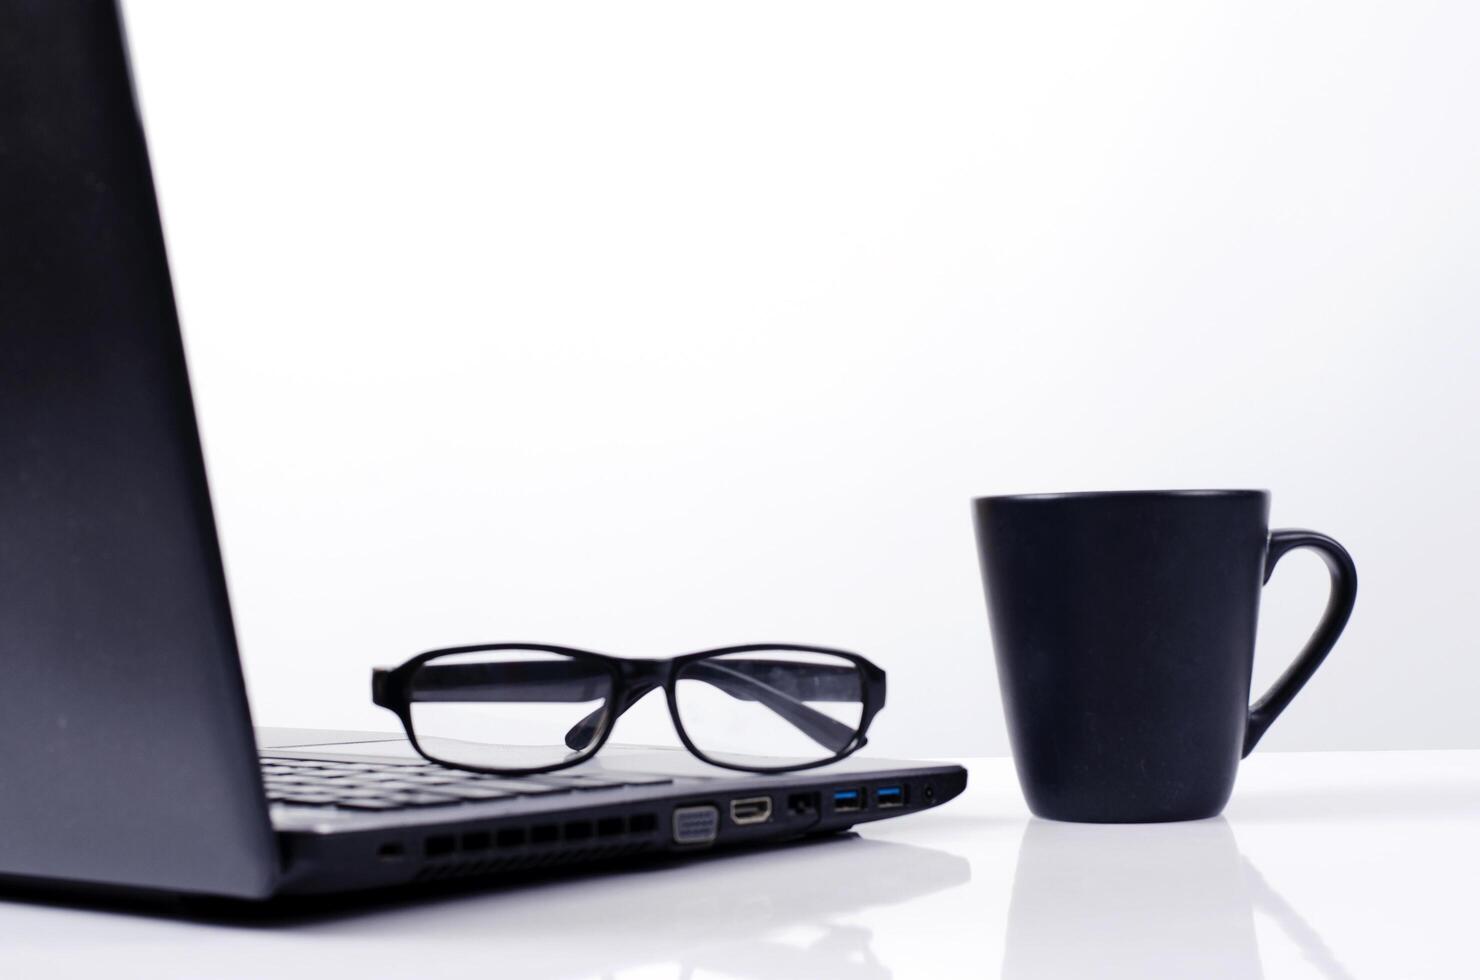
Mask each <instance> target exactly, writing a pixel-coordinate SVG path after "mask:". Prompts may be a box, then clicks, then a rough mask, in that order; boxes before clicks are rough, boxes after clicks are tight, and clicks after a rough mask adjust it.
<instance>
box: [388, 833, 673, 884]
mask: <svg viewBox="0 0 1480 980" xmlns="http://www.w3.org/2000/svg"><path fill="white" fill-rule="evenodd" d="M652 846H653V845H652V842H650V841H633V842H631V843H626V844H605V845H596V846H593V847H571V848H564V849H561V850H555V851H545V852H538V851H536V852H533V853H529V854H510V855H508V856H498V857H489V858H485V859H483V860H463V861H438V862H436V863H435V864H428V865H426V866H425V867H423V868H422V869H421V870H420V871H418V872H417V873H416V880H417V881H441V880H443V879H446V878H471V877H475V876H479V875H488V874H494V873H496V872H499V871H515V870H522V869H525V868H544V867H551V866H554V865H558V864H570V863H573V862H576V861H604V860H610V859H612V858H619V857H626V856H628V855H631V854H637V853H639V852H642V851H646V850H650V849H652Z"/></svg>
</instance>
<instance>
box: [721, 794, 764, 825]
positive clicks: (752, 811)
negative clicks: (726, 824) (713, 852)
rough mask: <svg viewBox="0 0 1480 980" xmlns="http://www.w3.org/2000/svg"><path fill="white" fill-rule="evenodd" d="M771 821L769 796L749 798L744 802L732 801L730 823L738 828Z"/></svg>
mask: <svg viewBox="0 0 1480 980" xmlns="http://www.w3.org/2000/svg"><path fill="white" fill-rule="evenodd" d="M770 819H771V798H770V797H769V796H747V797H746V798H745V799H743V800H731V801H730V822H731V823H733V824H735V825H736V826H737V827H744V826H746V825H747V824H753V823H765V822H766V821H767V820H770Z"/></svg>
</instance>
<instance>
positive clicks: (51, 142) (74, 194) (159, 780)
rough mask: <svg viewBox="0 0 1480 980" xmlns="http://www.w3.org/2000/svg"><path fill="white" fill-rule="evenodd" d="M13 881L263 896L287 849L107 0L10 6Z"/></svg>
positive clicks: (8, 850) (4, 423)
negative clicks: (243, 662)
mask: <svg viewBox="0 0 1480 980" xmlns="http://www.w3.org/2000/svg"><path fill="white" fill-rule="evenodd" d="M0 677H3V684H0V830H3V832H0V875H7V874H9V875H26V876H41V877H46V878H62V879H75V880H80V881H88V882H99V883H109V884H119V885H129V886H144V887H157V888H166V889H170V890H178V891H195V892H208V893H216V894H225V895H236V896H243V897H255V896H262V895H265V894H268V893H269V892H270V891H271V890H272V888H273V886H274V882H275V880H276V876H277V868H278V856H277V847H276V842H275V838H274V837H273V834H272V831H271V828H270V825H269V823H268V815H267V806H266V803H265V800H264V798H263V795H262V786H261V779H260V776H259V774H258V770H257V765H258V764H257V755H256V750H255V748H254V747H253V744H252V730H251V721H250V717H249V715H248V710H247V702H246V694H245V689H244V686H243V683H242V676H241V668H240V664H239V663H238V660H237V650H236V640H235V636H234V633H233V629H232V621H231V612H230V608H229V606H228V603H227V593H226V582H225V577H224V574H223V571H222V567H221V556H220V552H219V549H218V545H217V540H216V530H215V523H214V519H213V517H212V513H211V503H210V497H209V494H208V491H207V487H206V477H205V467H204V463H203V460H202V456H201V448H200V443H199V438H198V435H197V431H196V423H195V414H194V409H193V406H192V403H191V397H190V388H189V381H188V379H187V377H186V367H185V357H184V351H183V348H182V346H181V339H180V332H179V325H178V323H177V321H176V316H175V307H174V298H173V294H172V291H171V287H170V277H169V270H168V267H167V265H166V261H165V249H164V240H163V237H162V234H161V230H160V224H159V217H158V214H157V211H156V207H155V200H154V188H153V183H152V179H151V176H150V172H149V160H148V155H147V151H146V149H145V144H144V135H143V130H142V128H141V125H140V121H139V116H138V111H137V107H136V104H135V100H134V93H133V90H132V83H131V79H130V76H129V69H128V63H127V55H126V51H125V47H124V40H123V34H122V28H121V24H120V16H119V12H118V10H117V8H116V6H115V5H114V4H113V3H112V2H108V0H0Z"/></svg>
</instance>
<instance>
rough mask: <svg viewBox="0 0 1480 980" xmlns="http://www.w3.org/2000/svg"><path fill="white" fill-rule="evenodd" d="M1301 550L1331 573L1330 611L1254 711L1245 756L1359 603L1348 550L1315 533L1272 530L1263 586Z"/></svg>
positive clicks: (1328, 649)
mask: <svg viewBox="0 0 1480 980" xmlns="http://www.w3.org/2000/svg"><path fill="white" fill-rule="evenodd" d="M1297 548H1309V549H1310V550H1312V551H1314V552H1315V553H1316V554H1318V555H1320V556H1321V560H1322V561H1324V562H1325V563H1326V568H1327V569H1328V570H1329V571H1330V572H1331V598H1330V599H1328V600H1327V601H1326V612H1325V614H1324V615H1322V616H1321V622H1320V624H1319V625H1317V626H1316V631H1315V632H1314V633H1313V634H1311V637H1310V640H1309V641H1308V642H1307V643H1306V644H1305V649H1304V650H1301V651H1300V656H1298V657H1296V658H1295V662H1294V663H1292V664H1291V665H1290V666H1289V668H1288V669H1287V670H1286V671H1285V672H1284V673H1283V674H1281V675H1280V679H1279V680H1277V681H1275V682H1274V686H1273V687H1271V688H1270V689H1269V691H1268V693H1266V694H1265V695H1264V697H1262V698H1260V699H1259V700H1258V701H1255V702H1254V704H1253V706H1252V707H1250V708H1249V727H1248V728H1247V729H1246V730H1245V734H1244V756H1248V754H1249V753H1250V752H1252V751H1254V746H1256V745H1258V744H1259V740H1260V739H1261V738H1263V737H1264V733H1265V732H1266V731H1268V730H1269V726H1270V725H1271V724H1273V722H1274V720H1275V719H1276V718H1278V717H1279V716H1280V712H1281V711H1284V710H1285V708H1287V707H1288V706H1289V704H1290V702H1291V701H1293V700H1294V699H1295V695H1297V694H1299V693H1300V689H1301V688H1302V687H1304V686H1305V682H1306V681H1308V680H1310V677H1311V675H1312V674H1314V673H1315V672H1316V668H1317V667H1319V666H1320V665H1321V661H1323V660H1325V659H1326V654H1328V653H1330V652H1331V648H1332V647H1334V646H1335V645H1336V638H1337V637H1339V636H1341V631H1342V630H1343V629H1345V628H1346V621H1347V620H1348V619H1350V618H1351V614H1352V606H1353V605H1354V604H1355V603H1356V601H1357V566H1356V565H1354V564H1353V563H1352V556H1351V555H1349V554H1347V553H1346V549H1345V548H1343V547H1342V546H1341V545H1340V544H1338V543H1336V541H1334V540H1333V539H1331V538H1328V537H1326V536H1325V535H1324V534H1317V533H1316V532H1315V531H1301V530H1293V529H1290V530H1283V531H1271V532H1269V551H1268V553H1267V554H1266V556H1265V559H1264V582H1265V584H1266V585H1267V584H1269V577H1270V576H1271V575H1273V574H1274V566H1275V563H1276V562H1278V561H1279V560H1280V559H1281V558H1283V557H1284V556H1285V555H1287V554H1289V553H1290V552H1292V551H1294V550H1295V549H1297Z"/></svg>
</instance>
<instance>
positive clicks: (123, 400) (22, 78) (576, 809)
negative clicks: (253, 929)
mask: <svg viewBox="0 0 1480 980" xmlns="http://www.w3.org/2000/svg"><path fill="white" fill-rule="evenodd" d="M228 192H229V191H228ZM243 280H244V281H243V288H256V286H257V285H258V284H257V283H255V282H251V281H250V272H249V271H245V270H244V272H243ZM408 652H409V651H408ZM366 666H367V668H368V667H369V666H371V665H369V664H367V665H366ZM367 687H368V685H367ZM356 693H357V692H354V691H345V692H340V696H343V697H353V696H356ZM366 696H368V690H367V692H366ZM618 737H620V728H618ZM965 784H966V773H965V771H964V770H963V769H961V768H960V767H959V766H953V765H916V764H907V763H885V762H878V761H868V760H862V759H858V758H857V757H854V758H850V759H846V760H844V761H842V762H840V763H838V764H836V765H833V766H829V767H826V768H822V769H814V770H809V771H806V772H801V773H791V774H784V775H747V774H736V773H733V772H727V771H725V770H722V769H719V768H715V767H712V766H708V765H706V764H704V763H703V762H701V761H699V760H698V759H695V758H694V757H692V756H691V755H689V754H688V753H687V752H685V751H683V750H679V749H664V748H640V747H622V746H618V745H611V746H608V747H606V748H605V749H604V750H603V751H602V752H601V753H600V754H599V755H598V756H596V757H595V758H594V759H593V760H591V761H589V762H586V763H583V764H582V765H580V766H578V767H576V768H573V769H567V770H563V771H560V772H551V773H546V774H541V775H536V776H531V777H528V778H521V779H504V778H501V777H498V776H490V775H483V774H476V773H467V772H462V771H457V770H449V769H444V768H443V767H440V766H437V765H435V764H433V763H430V762H427V761H426V760H425V759H423V758H421V757H420V756H418V755H417V754H416V753H415V752H414V751H413V750H412V748H411V747H410V746H409V745H408V743H407V742H406V741H405V739H404V738H403V737H402V736H401V735H400V734H379V733H365V732H328V731H284V730H259V731H256V732H254V731H253V728H252V721H251V716H250V713H249V711H248V707H247V700H246V693H245V689H244V687H243V684H242V676H241V670H240V665H239V663H238V659H237V648H236V639H235V636H234V633H233V628H232V620H231V611H230V607H229V604H228V601H227V591H226V582H225V578H224V573H223V570H222V565H221V555H220V551H219V547H218V544H217V539H216V529H215V524H214V520H213V517H212V512H211V503H210V497H209V494H208V491H207V486H206V474H205V467H204V463H203V460H202V455H201V448H200V443H199V438H198V434H197V430H196V423H195V415H194V409H193V406H192V402H191V395H190V388H189V382H188V379H187V377H186V365H185V358H184V353H183V349H182V346H181V340H180V333H179V326H178V323H177V320H176V314H175V308H174V300H173V295H172V292H171V286H170V278H169V271H168V268H167V266H166V262H165V248H164V241H163V238H162V234H161V230H160V224H159V218H158V214H157V211H156V207H155V199H154V189H153V184H152V178H151V176H150V170H149V161H148V156H147V152H146V149H145V144H144V137H143V131H142V128H141V125H140V121H139V116H138V111H137V107H136V105H135V101H134V96H133V91H132V85H131V81H130V78H129V67H128V58H127V53H126V48H125V45H124V41H123V37H122V30H121V27H120V18H119V14H118V11H117V9H116V7H115V6H114V4H113V3H112V2H105V0H0V879H10V880H12V881H15V880H24V881H28V882H34V881H36V880H46V881H49V882H53V883H55V882H58V881H61V882H76V883H87V884H90V885H108V886H123V887H125V888H129V889H149V890H160V891H165V892H170V893H192V894H207V895H221V896H233V897H238V898H250V899H262V898H268V897H271V896H275V895H286V894H295V893H296V894H308V893H320V892H341V891H355V890H361V889H370V888H377V887H387V886H395V885H403V884H408V883H411V882H417V881H434V880H440V879H448V878H456V877H469V876H482V875H494V874H498V873H502V872H506V871H511V870H515V869H523V868H531V867H540V866H545V865H551V864H562V863H571V862H590V861H600V860H605V859H610V858H616V857H622V856H629V855H641V854H646V853H653V854H656V853H667V852H682V853H695V854H698V853H703V852H705V851H707V850H710V849H713V848H716V847H730V846H738V845H755V844H762V843H766V842H771V841H777V840H783V839H788V838H794V837H800V836H804V835H808V834H820V833H831V832H836V831H839V830H843V829H846V828H848V827H850V826H852V825H854V824H857V823H860V822H863V821H869V820H878V819H882V818H885V817H893V816H899V815H902V814H908V813H912V812H916V811H919V810H923V809H927V808H930V807H933V806H938V805H939V804H941V803H943V802H945V801H946V800H948V799H951V798H952V797H954V796H956V795H957V794H959V793H960V792H961V790H962V789H963V788H964V786H965ZM387 785H392V786H399V787H405V786H412V787H422V790H423V791H418V792H390V791H387V790H385V787H386V786H387ZM449 786H450V787H453V790H450V791H449V790H446V787H449ZM367 800H375V801H376V802H375V804H374V805H367V804H366V801H367ZM675 814H678V815H679V816H680V817H681V818H682V819H675Z"/></svg>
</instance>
